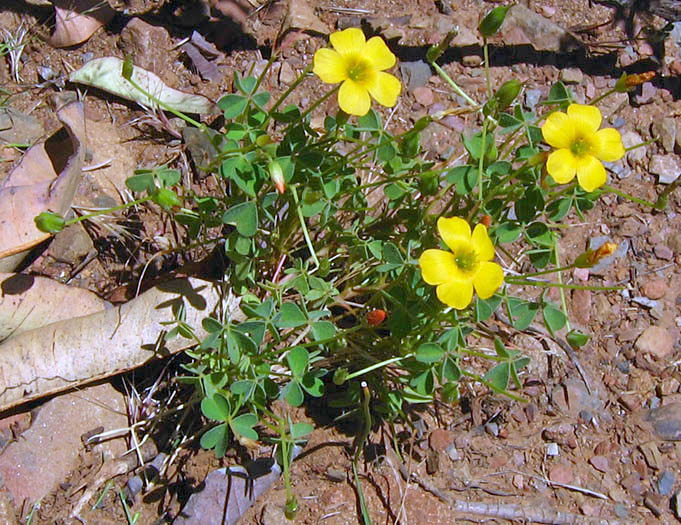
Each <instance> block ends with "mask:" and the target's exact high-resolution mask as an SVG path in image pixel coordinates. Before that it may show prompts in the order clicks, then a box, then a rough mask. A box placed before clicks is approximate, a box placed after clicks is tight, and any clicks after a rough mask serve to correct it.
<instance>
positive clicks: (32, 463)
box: [0, 383, 128, 503]
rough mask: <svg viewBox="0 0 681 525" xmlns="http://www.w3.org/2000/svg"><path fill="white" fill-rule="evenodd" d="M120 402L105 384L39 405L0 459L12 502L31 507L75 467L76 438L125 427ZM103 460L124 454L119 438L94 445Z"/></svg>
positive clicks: (78, 446) (1, 474)
mask: <svg viewBox="0 0 681 525" xmlns="http://www.w3.org/2000/svg"><path fill="white" fill-rule="evenodd" d="M125 413H126V405H125V399H124V397H123V395H122V394H121V393H120V392H118V391H116V390H115V389H114V388H113V387H112V386H111V385H110V384H109V383H103V384H101V385H95V386H92V387H89V388H85V389H83V390H80V391H79V392H77V393H72V394H64V395H61V396H58V397H55V398H53V399H51V400H50V401H48V402H47V403H45V404H44V405H42V406H41V407H40V410H39V411H38V414H37V415H36V417H35V419H34V421H33V424H32V425H31V427H30V428H29V429H28V430H26V431H25V432H24V433H23V434H21V437H20V438H19V439H18V440H17V441H15V442H13V443H10V445H9V446H8V447H7V448H6V449H5V450H4V451H3V453H2V454H1V455H0V477H1V478H2V480H3V481H4V483H5V485H6V486H7V488H8V489H9V491H10V492H11V493H12V496H13V497H14V501H16V502H22V501H24V499H27V500H28V501H29V502H31V503H33V502H35V501H37V500H39V499H40V498H42V497H43V496H45V495H46V494H48V493H49V492H50V491H52V490H54V489H55V488H57V486H58V485H59V483H62V482H63V481H64V480H65V479H66V476H67V474H68V473H69V472H71V471H72V470H73V469H75V468H76V467H78V464H79V461H80V458H79V452H80V450H81V449H82V447H83V444H82V443H81V438H80V437H81V435H83V434H84V433H86V432H88V431H90V430H92V429H94V428H96V427H99V426H103V427H104V430H105V431H106V430H113V429H116V428H122V427H126V426H127V425H128V420H127V417H126V416H125ZM95 449H99V450H101V453H102V454H104V455H105V456H108V457H114V456H118V455H121V454H122V453H124V452H125V443H124V442H123V440H122V439H118V440H112V441H107V442H105V443H101V444H98V445H95Z"/></svg>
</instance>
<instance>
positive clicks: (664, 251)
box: [653, 244, 674, 261]
mask: <svg viewBox="0 0 681 525" xmlns="http://www.w3.org/2000/svg"><path fill="white" fill-rule="evenodd" d="M653 251H654V252H655V256H656V257H657V258H658V259H662V260H664V261H671V260H672V259H673V258H674V252H673V251H672V250H671V249H670V248H669V247H668V246H665V245H664V244H658V245H656V246H655V248H653Z"/></svg>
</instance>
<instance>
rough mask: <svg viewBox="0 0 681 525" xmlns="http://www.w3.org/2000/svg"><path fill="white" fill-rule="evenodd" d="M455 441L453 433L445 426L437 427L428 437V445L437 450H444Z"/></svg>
mask: <svg viewBox="0 0 681 525" xmlns="http://www.w3.org/2000/svg"><path fill="white" fill-rule="evenodd" d="M453 441H454V437H453V436H452V433H451V432H449V431H448V430H445V429H443V428H436V429H435V430H433V431H432V432H431V433H430V436H429V437H428V445H429V446H430V448H431V449H432V450H434V451H435V452H443V451H445V450H446V449H447V447H448V446H449V445H451V444H452V442H453Z"/></svg>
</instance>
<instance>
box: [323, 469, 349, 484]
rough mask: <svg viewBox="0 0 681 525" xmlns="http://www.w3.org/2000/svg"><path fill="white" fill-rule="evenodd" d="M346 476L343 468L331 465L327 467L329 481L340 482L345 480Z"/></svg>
mask: <svg viewBox="0 0 681 525" xmlns="http://www.w3.org/2000/svg"><path fill="white" fill-rule="evenodd" d="M345 477H346V476H345V472H343V471H342V470H338V469H335V468H331V467H329V468H328V469H326V478H327V479H328V480H329V481H333V482H335V483H340V482H341V481H345Z"/></svg>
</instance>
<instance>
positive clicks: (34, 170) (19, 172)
mask: <svg viewBox="0 0 681 525" xmlns="http://www.w3.org/2000/svg"><path fill="white" fill-rule="evenodd" d="M57 118H59V120H60V121H61V122H62V123H63V124H64V126H65V127H66V130H67V131H68V134H69V140H68V141H66V142H67V144H63V143H61V142H59V143H57V141H58V139H59V134H58V133H57V134H55V135H54V136H53V137H52V138H51V139H48V140H47V141H45V142H41V143H40V144H36V145H35V146H33V147H32V148H30V149H29V150H28V151H27V152H26V153H25V154H24V157H23V158H22V159H21V162H20V164H19V165H18V166H16V167H15V168H14V169H13V170H12V171H11V172H10V174H9V175H8V176H7V178H5V179H4V180H3V181H2V182H1V183H0V272H11V271H13V270H14V269H15V268H16V267H17V266H18V264H19V263H20V262H21V260H22V259H23V257H24V255H25V252H26V251H27V250H29V249H30V248H32V247H34V246H36V245H37V244H39V243H41V242H42V241H44V240H45V239H47V238H49V236H50V234H49V233H43V232H41V231H40V230H38V228H36V226H35V223H34V221H33V219H34V218H35V217H36V216H37V215H39V214H40V213H42V212H44V211H48V210H50V211H53V212H55V213H59V214H62V215H64V214H65V213H66V212H67V211H68V209H69V208H70V207H71V201H72V200H73V196H74V195H75V193H76V188H77V187H78V183H79V182H80V179H81V176H82V167H83V156H84V154H85V146H84V139H85V116H84V113H83V105H82V104H81V103H80V102H70V103H68V104H66V105H64V106H63V107H62V108H61V109H59V110H58V111H57ZM65 152H66V153H67V154H69V156H68V158H66V159H65V160H64V159H63V158H62V157H61V156H63V155H64V153H65ZM55 166H58V168H57V169H59V168H63V169H61V171H60V173H59V175H57V172H56V169H55Z"/></svg>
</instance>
